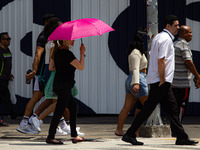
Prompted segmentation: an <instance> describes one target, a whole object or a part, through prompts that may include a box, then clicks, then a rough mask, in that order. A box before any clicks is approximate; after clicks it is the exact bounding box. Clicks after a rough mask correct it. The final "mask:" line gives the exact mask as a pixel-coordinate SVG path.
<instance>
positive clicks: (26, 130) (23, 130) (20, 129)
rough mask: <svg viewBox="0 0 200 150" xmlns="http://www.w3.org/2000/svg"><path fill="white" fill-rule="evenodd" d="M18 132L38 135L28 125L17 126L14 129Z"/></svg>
mask: <svg viewBox="0 0 200 150" xmlns="http://www.w3.org/2000/svg"><path fill="white" fill-rule="evenodd" d="M16 130H17V131H18V132H21V133H24V134H39V132H38V131H37V130H36V129H35V128H34V127H33V126H32V125H30V124H27V125H24V126H22V125H21V126H20V125H19V126H18V128H17V129H16Z"/></svg>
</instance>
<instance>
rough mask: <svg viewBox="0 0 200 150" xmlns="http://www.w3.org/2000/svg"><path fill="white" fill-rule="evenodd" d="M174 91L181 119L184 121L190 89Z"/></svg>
mask: <svg viewBox="0 0 200 150" xmlns="http://www.w3.org/2000/svg"><path fill="white" fill-rule="evenodd" d="M172 91H173V93H174V96H175V98H176V101H177V103H178V110H179V119H180V121H182V120H183V117H184V113H185V111H186V108H187V105H188V101H189V95H190V88H172Z"/></svg>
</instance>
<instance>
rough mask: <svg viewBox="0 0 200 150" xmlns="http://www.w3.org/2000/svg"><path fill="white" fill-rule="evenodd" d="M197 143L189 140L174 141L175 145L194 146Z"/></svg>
mask: <svg viewBox="0 0 200 150" xmlns="http://www.w3.org/2000/svg"><path fill="white" fill-rule="evenodd" d="M198 143H199V142H198V141H194V140H190V139H183V140H176V145H195V144H198Z"/></svg>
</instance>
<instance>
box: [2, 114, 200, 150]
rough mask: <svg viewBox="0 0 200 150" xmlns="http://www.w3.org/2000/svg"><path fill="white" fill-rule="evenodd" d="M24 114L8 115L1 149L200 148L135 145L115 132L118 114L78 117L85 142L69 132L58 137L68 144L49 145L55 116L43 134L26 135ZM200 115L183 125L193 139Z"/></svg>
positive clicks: (194, 149) (170, 142) (163, 141)
mask: <svg viewBox="0 0 200 150" xmlns="http://www.w3.org/2000/svg"><path fill="white" fill-rule="evenodd" d="M21 118H22V117H19V118H17V119H16V120H10V119H9V118H8V117H6V118H5V119H4V120H5V121H6V122H8V123H10V125H9V127H0V150H66V149H68V150H76V149H77V150H95V149H98V150H102V149H106V150H124V149H135V150H139V149H141V150H199V149H200V144H197V145H196V146H178V145H175V144H174V143H175V138H172V137H166V138H142V137H139V138H137V139H138V141H142V142H144V145H143V146H133V145H131V144H129V143H125V142H123V141H121V137H117V136H115V135H114V131H115V128H116V123H117V116H97V117H78V119H77V126H79V127H81V132H84V133H85V134H86V135H85V136H84V138H85V141H84V142H81V143H77V144H73V143H72V142H71V138H70V136H69V135H67V136H56V138H57V139H61V140H62V141H63V142H64V145H56V146H55V145H47V144H46V143H45V139H46V137H47V133H48V129H49V123H50V120H51V117H47V118H45V120H44V124H43V125H42V132H41V133H40V134H39V135H25V134H21V133H19V132H17V131H16V128H17V127H18V125H19V123H20V121H21ZM199 121H200V117H187V118H186V119H185V121H184V122H183V126H184V128H185V130H186V132H187V133H188V134H189V136H190V138H192V139H195V140H198V141H199V142H200V124H199ZM131 122H132V117H128V119H127V122H126V124H125V126H124V129H125V130H126V129H127V128H128V127H129V126H130V123H131ZM189 123H192V124H189Z"/></svg>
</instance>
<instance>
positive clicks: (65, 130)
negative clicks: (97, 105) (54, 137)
mask: <svg viewBox="0 0 200 150" xmlns="http://www.w3.org/2000/svg"><path fill="white" fill-rule="evenodd" d="M59 127H60V126H59ZM60 128H61V127H60ZM61 129H62V130H63V131H64V132H66V133H67V134H68V135H70V134H71V129H70V126H69V125H68V126H66V127H65V128H61ZM76 132H77V134H78V135H79V136H84V135H85V133H82V132H80V127H77V128H76Z"/></svg>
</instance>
